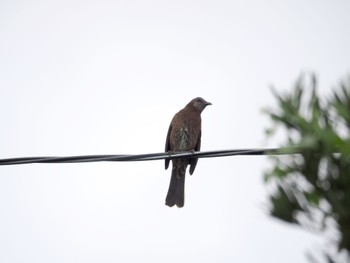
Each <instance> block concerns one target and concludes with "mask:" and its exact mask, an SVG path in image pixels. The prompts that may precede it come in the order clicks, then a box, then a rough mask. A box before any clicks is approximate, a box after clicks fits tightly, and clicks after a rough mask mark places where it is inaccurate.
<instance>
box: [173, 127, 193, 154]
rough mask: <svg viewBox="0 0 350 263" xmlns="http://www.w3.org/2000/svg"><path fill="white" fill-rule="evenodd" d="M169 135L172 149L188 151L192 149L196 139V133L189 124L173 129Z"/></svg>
mask: <svg viewBox="0 0 350 263" xmlns="http://www.w3.org/2000/svg"><path fill="white" fill-rule="evenodd" d="M171 137H172V138H171V142H172V146H173V147H172V148H173V150H175V151H189V150H193V149H194V147H195V145H196V142H197V139H198V138H197V137H198V133H197V132H195V131H194V130H193V129H191V128H190V127H189V126H186V125H183V126H181V127H179V129H178V130H176V131H174V133H172V136H171Z"/></svg>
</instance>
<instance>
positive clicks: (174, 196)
mask: <svg viewBox="0 0 350 263" xmlns="http://www.w3.org/2000/svg"><path fill="white" fill-rule="evenodd" d="M186 166H187V165H173V169H172V171H171V178H170V185H169V190H168V194H167V196H166V199H165V204H166V205H167V206H170V207H172V206H174V205H176V206H177V207H183V206H184V203H185V173H186Z"/></svg>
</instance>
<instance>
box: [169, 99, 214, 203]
mask: <svg viewBox="0 0 350 263" xmlns="http://www.w3.org/2000/svg"><path fill="white" fill-rule="evenodd" d="M208 105H212V103H210V102H208V101H206V100H204V99H203V98H201V97H197V98H194V99H192V100H191V101H190V102H189V103H188V104H187V105H186V106H185V107H184V108H183V109H182V110H180V111H179V112H178V113H176V114H175V115H174V117H173V119H172V120H171V123H170V126H169V129H168V133H167V137H166V142H165V152H169V153H171V152H181V151H193V152H194V151H199V150H200V148H201V135H202V128H201V125H202V124H201V123H202V119H201V113H202V111H203V110H204V109H205V108H206V107H207V106H208ZM197 161H198V158H180V159H173V160H172V171H171V178H170V184H169V189H168V193H167V196H166V199H165V204H166V205H167V206H169V207H173V206H174V205H176V206H177V207H179V208H180V207H183V206H184V201H185V174H186V169H187V166H188V165H190V169H189V173H190V175H192V174H193V172H194V169H195V168H196V165H197ZM169 162H170V159H165V170H166V169H168V167H169Z"/></svg>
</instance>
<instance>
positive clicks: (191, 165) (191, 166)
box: [190, 131, 202, 175]
mask: <svg viewBox="0 0 350 263" xmlns="http://www.w3.org/2000/svg"><path fill="white" fill-rule="evenodd" d="M201 136H202V132H201V131H199V134H198V140H197V144H196V147H195V148H194V150H195V151H199V150H200V149H201ZM197 162H198V158H192V159H191V161H190V175H192V174H193V172H194V169H195V168H196V165H197Z"/></svg>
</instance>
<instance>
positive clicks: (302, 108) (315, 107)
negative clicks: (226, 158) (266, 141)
mask: <svg viewBox="0 0 350 263" xmlns="http://www.w3.org/2000/svg"><path fill="white" fill-rule="evenodd" d="M305 79H306V78H304V77H300V79H299V80H298V81H297V83H296V85H295V89H294V91H293V92H292V93H290V94H285V95H280V94H278V93H277V92H276V91H274V92H273V93H274V95H275V97H276V100H277V103H278V109H277V110H266V113H267V114H268V115H269V117H270V119H271V121H272V125H271V126H272V127H269V128H268V129H267V133H266V135H267V136H270V137H271V136H273V135H274V134H275V132H276V129H280V128H282V129H284V130H285V131H286V134H287V142H286V143H285V145H284V146H285V147H286V148H289V147H297V149H299V153H300V154H289V155H286V156H280V157H271V159H272V161H273V163H274V165H273V168H272V169H270V170H269V171H267V172H266V173H265V180H266V182H267V183H272V184H274V185H276V189H275V191H274V193H272V195H271V196H270V203H271V211H270V213H271V215H272V216H274V217H276V218H279V219H281V220H283V221H286V222H289V223H293V224H298V225H300V226H305V221H304V220H301V218H303V219H305V218H307V219H308V220H309V224H308V227H310V225H311V226H312V228H313V229H314V230H316V231H323V230H325V229H326V228H327V227H329V224H327V222H336V225H337V228H338V231H339V240H338V241H337V244H336V245H337V247H338V249H339V250H343V251H347V252H350V79H349V81H348V82H343V83H342V84H341V85H340V87H339V88H337V89H336V90H335V91H333V93H332V94H331V95H330V96H329V97H328V99H322V100H321V98H320V97H319V95H318V93H317V81H316V77H315V76H311V81H309V82H308V83H306V81H305Z"/></svg>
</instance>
